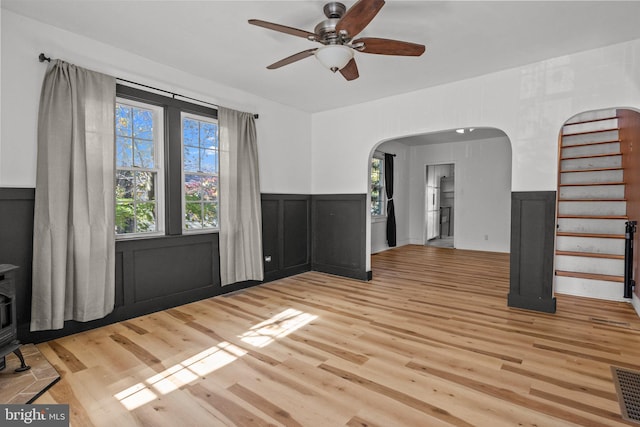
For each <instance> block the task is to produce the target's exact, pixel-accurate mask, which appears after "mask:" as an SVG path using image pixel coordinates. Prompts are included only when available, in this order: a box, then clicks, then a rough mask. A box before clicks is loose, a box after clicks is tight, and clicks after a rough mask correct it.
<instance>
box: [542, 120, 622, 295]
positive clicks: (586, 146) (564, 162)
mask: <svg viewBox="0 0 640 427" xmlns="http://www.w3.org/2000/svg"><path fill="white" fill-rule="evenodd" d="M620 148H621V147H620V137H619V128H618V118H617V117H616V110H615V109H613V110H600V111H594V112H588V113H583V114H580V115H578V116H575V117H574V118H572V119H571V120H569V121H568V122H567V123H566V124H565V126H564V127H563V129H562V140H561V147H560V168H559V174H560V179H559V188H558V206H557V215H558V228H557V231H556V255H555V268H556V271H555V274H556V280H555V292H557V293H567V294H572V295H581V296H589V297H593V298H602V299H614V300H623V299H624V298H623V284H624V248H625V241H624V232H625V222H626V221H627V202H626V200H625V191H624V187H625V183H624V174H623V168H622V153H621V149H620Z"/></svg>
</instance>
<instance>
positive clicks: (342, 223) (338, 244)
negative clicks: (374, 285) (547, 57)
mask: <svg viewBox="0 0 640 427" xmlns="http://www.w3.org/2000/svg"><path fill="white" fill-rule="evenodd" d="M366 202H367V196H366V194H322V195H313V196H312V197H311V224H312V225H311V236H312V246H311V269H312V270H316V271H322V272H324V273H330V274H336V275H339V276H345V277H351V278H354V279H360V280H370V279H371V277H370V274H368V272H367V270H366V265H367V264H366V253H367V252H366V217H367V206H366V204H367V203H366Z"/></svg>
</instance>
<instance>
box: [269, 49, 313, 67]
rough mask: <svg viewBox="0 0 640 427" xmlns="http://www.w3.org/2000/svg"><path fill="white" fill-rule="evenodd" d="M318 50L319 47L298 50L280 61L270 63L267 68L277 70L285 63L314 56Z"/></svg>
mask: <svg viewBox="0 0 640 427" xmlns="http://www.w3.org/2000/svg"><path fill="white" fill-rule="evenodd" d="M316 50H318V49H309V50H303V51H302V52H298V53H296V54H293V55H291V56H288V57H286V58H284V59H281V60H280V61H278V62H274V63H273V64H271V65H269V66H268V67H267V68H268V69H269V70H275V69H276V68H280V67H284V66H285V65H289V64H291V63H293V62H296V61H300V60H301V59H304V58H308V57H310V56H313V54H314V53H315V51H316Z"/></svg>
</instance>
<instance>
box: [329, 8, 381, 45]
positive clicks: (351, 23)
mask: <svg viewBox="0 0 640 427" xmlns="http://www.w3.org/2000/svg"><path fill="white" fill-rule="evenodd" d="M382 6H384V0H358V1H357V2H356V4H354V5H353V6H351V8H350V9H349V10H347V12H346V13H345V14H344V16H343V17H342V19H340V21H339V22H338V24H337V25H336V32H338V33H339V32H340V31H346V32H347V34H348V35H349V37H355V36H356V35H358V34H359V33H360V32H361V31H362V30H364V27H366V26H367V25H369V22H371V20H372V19H373V18H374V17H375V16H376V15H377V14H378V12H379V11H380V9H382Z"/></svg>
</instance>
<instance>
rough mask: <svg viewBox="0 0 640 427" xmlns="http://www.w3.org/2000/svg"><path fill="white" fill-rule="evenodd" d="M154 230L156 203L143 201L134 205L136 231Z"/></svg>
mask: <svg viewBox="0 0 640 427" xmlns="http://www.w3.org/2000/svg"><path fill="white" fill-rule="evenodd" d="M149 231H156V204H155V202H144V203H138V204H137V205H136V232H137V233H146V232H149Z"/></svg>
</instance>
